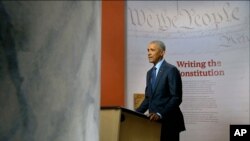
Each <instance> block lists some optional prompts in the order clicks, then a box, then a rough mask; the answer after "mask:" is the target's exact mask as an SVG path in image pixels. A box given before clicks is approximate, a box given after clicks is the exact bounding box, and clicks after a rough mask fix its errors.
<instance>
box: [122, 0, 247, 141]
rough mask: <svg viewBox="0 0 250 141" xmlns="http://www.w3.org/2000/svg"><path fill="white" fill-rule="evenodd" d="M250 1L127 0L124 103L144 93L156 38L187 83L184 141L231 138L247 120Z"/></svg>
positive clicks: (130, 102) (132, 103)
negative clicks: (233, 126)
mask: <svg viewBox="0 0 250 141" xmlns="http://www.w3.org/2000/svg"><path fill="white" fill-rule="evenodd" d="M249 7H250V6H249V1H154V2H152V1H128V2H127V7H126V12H127V13H126V14H127V15H126V18H127V19H126V20H127V21H126V22H127V27H126V28H127V33H126V34H127V41H126V44H127V48H126V76H127V79H126V96H127V97H126V107H127V108H129V109H133V107H134V97H133V96H134V94H135V93H142V94H143V93H144V89H145V85H146V73H147V71H148V70H149V69H150V68H151V67H152V66H153V65H152V64H150V63H149V61H148V59H147V45H148V43H149V42H150V41H152V40H161V41H163V42H164V43H165V44H166V54H165V57H164V59H165V60H166V61H167V62H169V63H171V64H173V65H175V66H176V67H177V68H178V69H179V70H180V73H181V77H182V82H183V102H182V104H181V110H182V111H183V114H184V119H185V123H186V128H187V130H186V131H185V132H182V133H181V140H183V141H184V140H185V141H201V140H202V141H228V140H229V126H230V125H231V124H249V40H250V38H249Z"/></svg>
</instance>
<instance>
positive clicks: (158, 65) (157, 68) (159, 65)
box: [154, 59, 164, 70]
mask: <svg viewBox="0 0 250 141" xmlns="http://www.w3.org/2000/svg"><path fill="white" fill-rule="evenodd" d="M163 60H164V59H161V60H160V61H159V62H158V63H156V65H155V66H154V67H156V70H159V69H160V67H161V64H162V62H163Z"/></svg>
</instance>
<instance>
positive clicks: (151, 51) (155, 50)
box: [148, 43, 165, 65]
mask: <svg viewBox="0 0 250 141" xmlns="http://www.w3.org/2000/svg"><path fill="white" fill-rule="evenodd" d="M164 53H165V51H163V50H162V49H161V48H160V47H159V46H158V45H157V44H154V43H152V44H149V45H148V60H149V62H150V63H153V64H154V65H155V64H156V63H157V62H158V61H159V60H161V59H162V58H163V56H164Z"/></svg>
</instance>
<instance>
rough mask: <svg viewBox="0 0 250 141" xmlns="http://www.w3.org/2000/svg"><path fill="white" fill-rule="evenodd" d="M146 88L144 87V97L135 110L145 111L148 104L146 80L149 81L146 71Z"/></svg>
mask: <svg viewBox="0 0 250 141" xmlns="http://www.w3.org/2000/svg"><path fill="white" fill-rule="evenodd" d="M146 79H147V80H146V88H145V98H144V100H143V102H142V103H141V105H140V106H139V107H138V108H137V109H136V111H137V112H139V113H145V112H146V111H147V110H148V106H149V98H148V81H149V75H148V73H147V78H146Z"/></svg>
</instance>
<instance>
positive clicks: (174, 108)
mask: <svg viewBox="0 0 250 141" xmlns="http://www.w3.org/2000/svg"><path fill="white" fill-rule="evenodd" d="M164 54H165V44H164V43H163V42H162V41H157V40H156V41H152V42H150V43H149V45H148V59H149V62H150V63H153V64H154V66H153V67H152V68H151V69H150V70H149V71H148V72H147V78H146V89H145V99H144V101H143V102H142V104H141V105H140V106H139V108H137V109H136V111H137V112H140V113H145V112H146V111H147V110H148V112H149V115H148V116H149V119H150V120H152V121H160V122H161V123H162V127H161V141H179V136H180V132H181V131H184V130H185V125H184V119H183V115H182V112H181V110H180V107H179V106H180V104H181V102H182V80H181V76H180V72H179V70H178V69H177V68H176V67H175V66H174V65H171V64H169V63H167V62H166V61H165V60H164V59H163V57H164Z"/></svg>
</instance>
